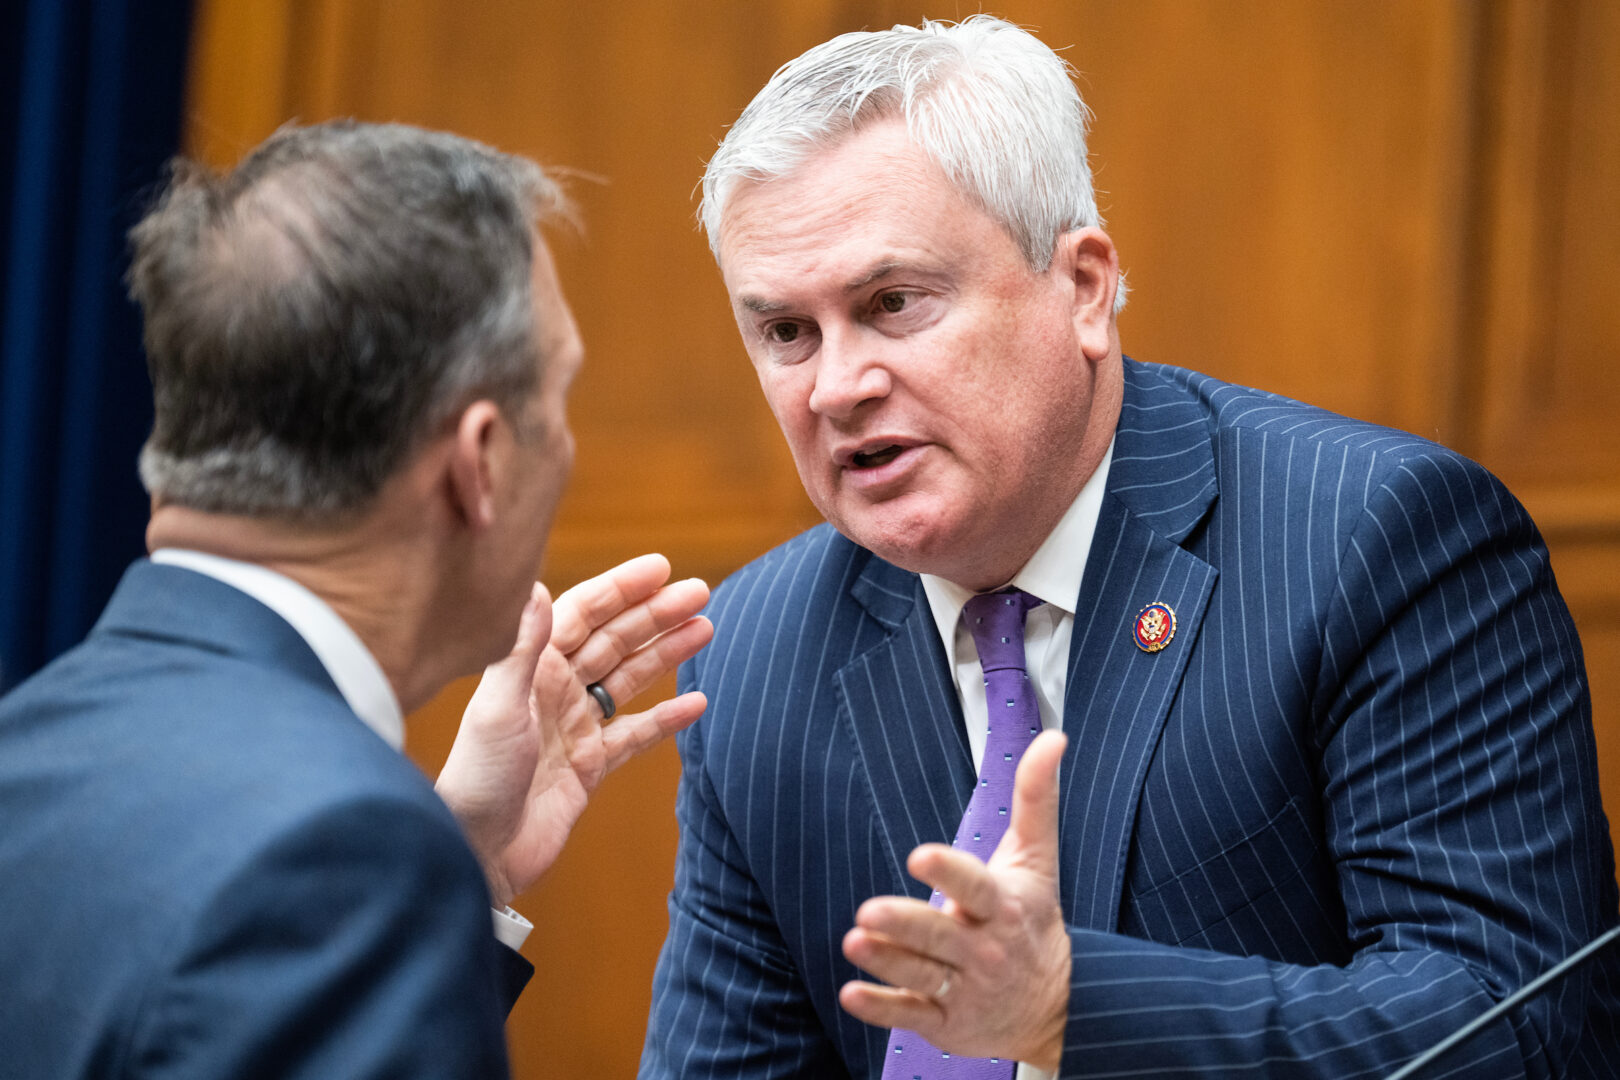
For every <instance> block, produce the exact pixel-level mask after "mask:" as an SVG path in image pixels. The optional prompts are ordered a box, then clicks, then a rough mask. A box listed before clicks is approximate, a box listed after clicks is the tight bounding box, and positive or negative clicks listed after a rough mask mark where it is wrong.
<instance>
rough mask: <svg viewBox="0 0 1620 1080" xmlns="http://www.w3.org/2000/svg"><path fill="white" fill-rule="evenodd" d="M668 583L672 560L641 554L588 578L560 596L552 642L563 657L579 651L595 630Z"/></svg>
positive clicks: (660, 556)
mask: <svg viewBox="0 0 1620 1080" xmlns="http://www.w3.org/2000/svg"><path fill="white" fill-rule="evenodd" d="M668 580H669V560H668V559H666V558H664V557H663V556H662V555H638V556H637V557H635V558H634V559H630V560H628V561H626V562H622V563H620V564H619V565H618V566H615V567H614V568H613V569H611V570H608V571H605V572H604V573H601V574H598V575H596V576H595V577H593V578H587V579H585V580H584V581H582V582H580V583H579V584H578V585H575V586H574V587H573V588H572V589H569V590H568V591H566V592H564V593H563V594H562V595H561V596H559V597H557V602H556V605H555V606H556V618H555V625H554V626H553V627H552V631H551V642H552V644H553V645H556V646H557V648H558V649H559V650H561V651H562V652H563V653H564V654H567V653H571V652H573V651H574V650H575V649H577V648H579V646H580V643H581V642H583V641H584V640H585V639H586V638H587V637H588V636H589V635H590V632H591V631H592V630H594V629H595V628H596V627H598V626H601V625H602V624H603V623H605V622H607V621H608V620H609V619H611V618H613V617H614V616H615V615H617V614H618V613H619V612H621V611H623V610H625V609H626V608H628V607H630V606H631V605H632V604H639V603H640V602H641V601H643V600H645V599H647V597H649V596H651V595H652V594H653V593H654V592H656V591H657V590H658V587H659V586H660V585H662V584H663V583H664V582H666V581H668Z"/></svg>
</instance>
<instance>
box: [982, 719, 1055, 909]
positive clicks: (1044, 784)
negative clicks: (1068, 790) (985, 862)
mask: <svg viewBox="0 0 1620 1080" xmlns="http://www.w3.org/2000/svg"><path fill="white" fill-rule="evenodd" d="M1068 745H1069V737H1068V736H1067V735H1064V734H1063V733H1062V732H1061V731H1043V732H1041V733H1040V734H1039V735H1037V736H1035V741H1034V742H1032V743H1030V744H1029V749H1027V750H1025V751H1024V756H1023V758H1022V760H1020V761H1019V762H1018V772H1017V774H1016V775H1015V776H1014V777H1013V795H1012V808H1011V809H1012V816H1011V819H1010V820H1009V821H1008V822H1007V832H1006V835H1004V836H1003V837H1002V838H1001V843H999V844H998V845H996V851H995V854H994V855H992V856H991V857H990V862H991V865H995V864H996V863H997V862H998V861H1000V862H1005V861H1006V860H1008V859H1017V860H1018V861H1020V862H1024V863H1030V862H1033V863H1034V864H1035V866H1036V867H1038V868H1046V869H1047V870H1048V872H1050V873H1051V874H1052V875H1053V876H1054V877H1055V876H1056V868H1057V857H1058V766H1059V765H1061V764H1062V762H1063V751H1064V750H1065V749H1067V748H1068Z"/></svg>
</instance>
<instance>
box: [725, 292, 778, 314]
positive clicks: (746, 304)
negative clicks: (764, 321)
mask: <svg viewBox="0 0 1620 1080" xmlns="http://www.w3.org/2000/svg"><path fill="white" fill-rule="evenodd" d="M737 306H738V307H740V308H742V309H743V310H744V311H752V312H754V313H755V314H757V315H774V314H776V313H777V312H778V311H786V310H787V305H786V304H784V303H781V302H780V301H777V300H767V299H765V298H764V297H762V296H748V295H743V296H739V297H737Z"/></svg>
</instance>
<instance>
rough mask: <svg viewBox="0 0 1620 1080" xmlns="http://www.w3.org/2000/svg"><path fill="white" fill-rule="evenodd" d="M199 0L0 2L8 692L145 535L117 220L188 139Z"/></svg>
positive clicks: (147, 414) (129, 322) (55, 644)
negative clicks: (184, 136)
mask: <svg viewBox="0 0 1620 1080" xmlns="http://www.w3.org/2000/svg"><path fill="white" fill-rule="evenodd" d="M191 4H192V0H4V2H3V3H0V12H3V14H0V692H4V691H5V690H7V689H9V688H10V687H11V686H13V685H15V684H16V683H17V682H18V681H20V680H21V679H22V678H24V677H26V676H27V675H28V674H29V673H31V672H32V671H34V670H35V669H36V668H38V667H40V666H41V665H42V664H44V663H45V662H46V661H47V660H49V659H50V658H51V657H52V656H54V655H55V654H56V653H58V652H61V651H62V650H63V649H65V648H67V647H68V646H69V645H72V644H73V643H74V642H76V641H78V640H79V639H80V638H81V637H83V636H84V634H85V633H86V632H87V631H88V630H89V628H90V626H91V625H92V624H93V623H94V621H95V617H96V614H97V613H98V612H99V611H100V610H101V606H102V604H103V603H105V602H106V599H107V597H108V595H110V594H111V592H112V588H113V586H114V585H115V584H116V583H117V580H118V576H119V574H120V573H121V572H122V570H123V567H124V566H125V565H126V564H127V563H128V562H129V561H130V560H131V559H132V558H134V557H136V556H137V555H139V554H140V553H141V551H142V548H143V543H142V536H143V531H144V528H145V523H146V497H145V495H144V493H143V492H142V491H141V487H140V482H139V480H138V479H137V477H136V475H135V456H136V453H137V452H138V450H139V448H140V445H141V442H142V441H143V440H144V439H145V437H146V434H147V432H148V431H149V430H150V427H151V422H152V416H151V410H152V404H151V402H152V392H151V384H150V383H149V382H148V380H147V375H146V363H145V359H144V357H143V356H142V353H141V346H140V322H139V318H138V315H137V312H136V311H135V309H134V307H133V305H132V304H130V302H129V301H128V300H127V299H126V298H125V295H124V288H123V281H122V279H123V274H124V271H125V269H126V266H127V261H128V255H127V247H126V243H125V240H124V234H125V232H126V231H127V230H128V229H129V227H130V225H132V224H133V223H134V220H135V219H136V218H137V217H138V216H139V214H140V210H141V209H142V208H143V206H144V205H145V203H146V201H147V200H148V199H149V198H150V195H151V192H152V190H153V188H154V185H155V184H156V183H157V182H158V180H159V179H160V178H161V176H162V169H163V164H164V162H166V161H167V160H168V159H169V158H170V157H172V156H173V155H174V153H175V151H176V149H177V147H178V145H179V135H180V117H181V100H182V94H183V92H184V80H185V71H186V59H187V54H188V44H189V37H190V29H191Z"/></svg>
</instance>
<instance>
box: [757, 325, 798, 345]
mask: <svg viewBox="0 0 1620 1080" xmlns="http://www.w3.org/2000/svg"><path fill="white" fill-rule="evenodd" d="M765 334H766V336H767V337H769V338H770V339H771V340H772V341H774V342H776V343H777V344H778V345H787V344H789V343H791V342H793V341H796V340H798V337H799V324H798V323H790V322H779V323H772V324H771V325H770V327H769V328H767V329H766V331H765Z"/></svg>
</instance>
